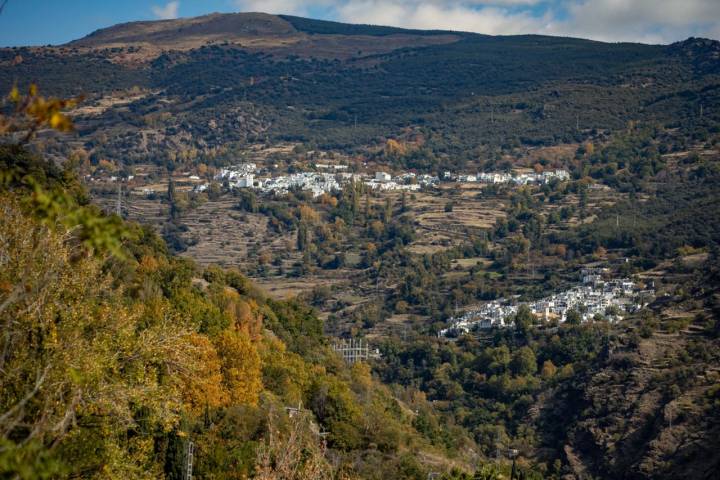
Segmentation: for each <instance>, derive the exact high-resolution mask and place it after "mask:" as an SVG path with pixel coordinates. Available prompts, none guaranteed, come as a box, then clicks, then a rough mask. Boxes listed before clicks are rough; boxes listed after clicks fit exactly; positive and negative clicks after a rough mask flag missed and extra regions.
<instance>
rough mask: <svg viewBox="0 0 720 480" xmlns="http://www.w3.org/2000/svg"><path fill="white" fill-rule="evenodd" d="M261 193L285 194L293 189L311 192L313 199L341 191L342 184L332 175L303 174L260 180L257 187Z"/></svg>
mask: <svg viewBox="0 0 720 480" xmlns="http://www.w3.org/2000/svg"><path fill="white" fill-rule="evenodd" d="M256 188H257V189H258V190H260V191H261V192H265V193H275V194H285V193H287V192H288V191H289V190H290V189H292V188H299V189H301V190H310V191H311V192H312V194H313V197H317V196H320V195H322V194H323V193H328V192H333V191H337V190H340V183H339V182H338V180H337V178H336V177H335V175H333V174H331V173H314V172H302V173H292V174H290V175H281V176H278V177H271V178H268V179H265V180H259V181H258V185H257V187H256Z"/></svg>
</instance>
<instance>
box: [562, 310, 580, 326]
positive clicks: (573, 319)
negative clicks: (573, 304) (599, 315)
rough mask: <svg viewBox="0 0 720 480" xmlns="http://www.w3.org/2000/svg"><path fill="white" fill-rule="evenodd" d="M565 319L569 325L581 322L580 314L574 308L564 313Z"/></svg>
mask: <svg viewBox="0 0 720 480" xmlns="http://www.w3.org/2000/svg"><path fill="white" fill-rule="evenodd" d="M565 321H567V323H568V324H570V325H580V324H581V323H582V315H580V312H578V311H577V310H575V309H574V308H571V309H569V310H568V311H567V313H566V314H565Z"/></svg>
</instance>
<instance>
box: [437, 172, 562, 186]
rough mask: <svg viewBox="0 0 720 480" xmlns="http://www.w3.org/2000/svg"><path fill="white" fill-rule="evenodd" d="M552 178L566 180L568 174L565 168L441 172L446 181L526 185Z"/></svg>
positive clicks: (547, 181)
mask: <svg viewBox="0 0 720 480" xmlns="http://www.w3.org/2000/svg"><path fill="white" fill-rule="evenodd" d="M553 178H557V179H559V180H567V179H569V178H570V174H569V173H568V172H567V170H553V171H549V170H548V171H545V172H542V173H520V174H515V173H503V172H481V173H477V174H463V173H461V174H455V173H453V172H445V173H443V179H444V180H447V181H457V182H461V183H475V182H477V183H488V184H504V183H514V184H515V185H528V184H532V183H537V184H541V185H542V184H545V183H549V182H550V181H551V180H552V179H553Z"/></svg>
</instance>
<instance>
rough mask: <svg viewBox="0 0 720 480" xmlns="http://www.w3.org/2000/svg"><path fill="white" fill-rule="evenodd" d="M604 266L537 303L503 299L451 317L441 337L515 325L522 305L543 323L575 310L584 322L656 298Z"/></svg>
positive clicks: (614, 316)
mask: <svg viewBox="0 0 720 480" xmlns="http://www.w3.org/2000/svg"><path fill="white" fill-rule="evenodd" d="M604 273H606V271H605V270H604V269H600V268H592V269H583V270H582V272H581V276H582V284H581V285H577V286H575V287H572V288H570V289H569V290H565V291H563V292H560V293H556V294H553V295H550V296H548V297H545V298H542V299H540V300H537V301H535V302H517V301H515V300H513V299H505V298H501V299H498V300H494V301H491V302H487V303H484V304H482V305H481V306H479V307H477V308H474V309H472V310H469V311H467V312H465V313H464V314H462V315H460V316H457V317H453V318H451V319H450V320H449V321H448V322H449V324H450V326H449V327H448V328H445V329H443V330H441V331H440V332H439V336H444V337H453V336H457V335H460V334H463V333H468V332H471V331H474V330H483V329H490V328H508V327H513V326H514V324H513V317H514V316H515V314H516V313H517V311H518V308H519V307H520V305H523V304H525V305H527V306H528V307H529V308H530V311H531V312H532V314H533V315H534V316H535V318H536V319H538V320H539V321H541V322H544V323H550V322H557V323H564V322H566V321H567V320H568V313H569V312H570V311H575V312H577V313H578V314H579V315H580V318H581V320H582V321H583V322H587V321H590V320H592V319H596V318H605V319H606V320H608V321H618V320H621V319H622V318H623V314H625V313H632V312H635V311H637V310H639V309H641V308H643V307H644V306H645V305H647V304H649V303H650V302H651V301H652V300H653V299H654V291H653V290H652V289H643V288H641V286H640V285H639V284H637V283H636V282H633V281H632V280H631V279H629V278H616V279H608V280H606V279H604V275H603V274H604Z"/></svg>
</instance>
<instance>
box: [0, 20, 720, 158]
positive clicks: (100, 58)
mask: <svg viewBox="0 0 720 480" xmlns="http://www.w3.org/2000/svg"><path fill="white" fill-rule="evenodd" d="M198 21H207V22H208V25H209V26H204V25H205V24H201V25H199V26H196V25H195V24H190V25H189V26H187V27H183V28H187V29H188V31H195V30H198V31H204V30H202V29H203V28H205V29H211V31H213V32H215V31H224V30H223V28H230V27H231V26H232V25H235V23H233V22H236V23H237V22H240V23H237V24H238V25H244V27H243V28H248V29H250V30H248V31H252V32H255V33H254V34H252V35H255V37H252V38H258V39H267V40H268V41H275V40H274V39H277V38H280V37H278V35H281V34H282V31H284V30H283V29H282V28H286V27H282V28H280V27H281V26H282V25H281V24H284V25H289V24H292V26H293V27H294V28H296V29H298V30H300V31H302V32H306V33H312V34H318V35H312V36H313V37H314V38H318V39H319V40H318V41H324V40H322V39H323V38H329V37H330V36H329V35H320V34H324V33H332V34H333V36H332V37H333V40H332V41H333V42H335V43H334V44H331V46H329V47H327V48H330V49H332V48H336V49H338V51H341V50H343V49H347V48H348V47H347V46H343V45H345V44H344V43H343V42H350V43H348V44H347V45H351V44H352V41H354V40H353V39H355V38H356V36H365V37H364V38H367V37H368V36H369V37H370V38H371V39H372V38H373V37H377V42H379V43H383V42H385V43H387V42H391V41H392V38H394V35H395V34H397V33H407V34H413V35H416V36H418V38H423V36H427V35H432V34H434V33H446V32H423V31H406V30H402V29H395V28H387V27H372V26H352V25H345V24H337V23H333V22H324V21H318V20H308V19H301V18H298V17H282V19H279V18H278V17H272V16H261V18H255V17H252V18H248V19H245V20H243V18H241V17H232V18H228V19H224V17H223V16H222V15H220V16H217V15H216V16H209V17H207V19H205V17H203V18H202V19H200V20H198ZM278 21H279V22H280V23H278ZM228 22H229V23H228ZM242 22H246V23H242ZM247 22H249V23H247ZM287 22H289V23H287ZM226 24H228V25H229V26H228V25H226ZM230 24H232V25H230ZM183 25H184V24H183ZM258 25H259V26H258ZM152 26H153V24H147V25H146V24H143V25H142V28H143V29H150V28H151V27H152ZM261 27H262V28H261ZM138 28H140V26H135V25H134V24H129V25H128V26H124V27H123V29H124V30H123V29H120V31H121V33H122V32H125V30H130V31H134V30H136V29H138ZM153 28H154V27H153ZM233 28H235V27H233ZM238 28H239V27H238ZM218 29H219V30H218ZM143 31H144V30H143ZM184 31H185V30H183V29H181V30H179V31H177V32H174V33H173V34H174V35H177V36H178V37H177V41H178V42H181V41H182V39H183V38H184V37H183V36H182V35H183V33H182V32H184ZM208 31H210V30H208ZM228 31H233V32H236V31H237V28H235V30H232V29H231V30H228ZM243 31H244V30H243ZM163 32H165V31H164V30H163ZM178 32H179V33H178ZM111 33H112V32H111ZM151 33H152V32H151ZM161 33H162V32H161ZM118 34H119V33H118ZM124 34H125V33H123V35H124ZM149 34H150V33H148V35H149ZM152 34H153V35H155V34H154V33H152ZM159 34H160V33H158V35H159ZM162 34H163V35H165V37H163V38H165V40H164V41H175V40H167V38H170V39H172V38H175V37H167V35H170V33H162ZM103 35H110V33H107V34H103ZM282 35H284V34H282ZM166 37H167V38H166ZM93 38H94V37H93ZM213 38H215V37H213ZM372 41H373V40H371V42H372ZM214 42H215V43H214V44H213V45H206V46H202V47H200V48H190V49H188V48H186V47H183V48H178V49H176V50H173V49H172V48H165V49H164V50H165V53H163V54H162V55H160V56H157V57H153V56H152V55H150V53H148V55H149V57H148V58H147V61H145V62H144V63H143V62H142V61H140V63H137V62H136V63H123V62H122V61H120V60H118V59H119V58H124V57H123V55H137V54H138V52H140V54H142V52H144V51H145V50H143V49H147V47H146V46H133V44H132V43H128V44H127V45H126V46H114V47H112V48H95V49H91V50H89V49H87V48H79V49H78V48H74V49H69V48H63V49H6V50H3V51H2V52H0V61H1V62H2V64H3V68H2V69H0V89H4V90H7V89H9V88H10V87H11V86H12V85H13V84H14V83H15V82H18V83H19V84H20V86H23V85H25V84H26V83H28V82H30V81H32V80H33V79H39V78H42V79H43V84H44V85H47V88H48V90H49V93H54V94H63V95H68V94H75V93H78V92H83V93H86V94H88V95H89V101H90V102H92V101H94V100H96V99H98V98H99V97H100V96H105V95H108V94H109V93H111V92H113V91H118V90H123V89H130V88H132V87H139V88H144V89H151V91H152V92H153V93H152V94H151V95H147V96H145V97H144V98H142V99H141V100H137V101H136V102H134V103H131V104H129V105H127V106H123V107H122V108H111V109H109V110H107V111H106V112H105V113H104V114H103V115H101V116H99V117H94V118H88V119H79V121H78V125H80V126H81V127H82V129H81V131H82V132H84V136H85V137H87V138H86V139H87V140H88V141H89V142H90V145H95V144H96V142H95V141H94V140H95V138H96V137H97V136H99V135H104V137H103V138H107V139H108V140H109V141H103V142H102V143H103V145H102V150H98V151H97V154H98V155H103V156H106V157H108V158H110V159H119V158H120V157H121V156H125V157H129V158H130V159H136V160H138V161H147V160H152V159H157V158H161V157H162V150H163V147H162V144H160V145H149V146H145V147H143V148H142V149H140V148H138V147H139V145H140V143H141V142H140V138H141V137H142V134H141V132H143V131H145V130H147V128H148V127H147V126H146V125H144V124H143V122H142V121H141V122H140V123H138V119H140V116H141V115H142V116H148V115H150V116H153V115H154V116H160V117H162V118H163V120H162V122H161V123H160V124H158V125H154V127H155V128H159V129H160V132H161V133H162V134H163V136H164V137H165V138H166V139H167V140H172V141H174V142H179V143H181V144H182V145H183V147H184V148H197V149H200V151H201V152H202V151H204V150H206V149H211V148H214V147H217V146H221V145H225V144H227V143H230V142H240V143H243V142H247V141H257V140H265V139H268V140H290V141H295V142H305V143H308V144H317V145H319V146H321V147H326V148H335V149H342V150H346V151H348V152H349V151H362V150H364V149H366V148H368V147H372V146H373V145H375V144H378V143H380V144H382V143H384V141H385V139H386V138H388V137H396V136H400V135H402V132H403V131H405V132H407V131H408V129H409V130H411V131H414V132H416V133H419V134H421V135H422V136H423V137H424V138H425V140H426V149H425V152H424V153H423V155H424V158H421V159H415V160H411V161H410V164H412V165H414V166H417V167H420V168H439V167H442V166H443V165H444V166H446V167H447V166H452V165H453V164H454V165H456V166H459V165H462V164H463V163H464V162H466V161H476V160H477V159H478V156H480V157H481V158H482V157H484V158H488V157H491V156H492V155H493V152H495V151H496V149H498V148H502V149H506V150H507V149H510V148H512V147H514V146H518V145H523V144H525V145H550V144H554V143H558V142H559V143H567V142H575V141H582V140H585V139H588V138H591V137H593V136H594V135H596V134H597V133H598V132H605V131H608V130H610V131H617V130H619V129H623V128H625V127H626V126H627V124H628V122H629V121H641V122H651V123H654V124H660V125H673V124H677V125H681V126H682V125H684V124H686V123H687V122H688V121H690V120H692V119H693V118H695V117H696V116H697V115H698V114H699V111H700V107H701V105H702V106H703V109H704V112H705V113H704V114H705V115H706V116H714V115H717V112H718V108H717V107H718V96H717V86H718V84H720V76H718V71H717V52H718V48H719V47H718V42H714V41H710V40H702V39H690V40H688V41H686V42H681V43H677V44H673V45H671V46H650V45H641V44H627V43H623V44H608V43H601V42H593V41H587V40H579V39H572V38H556V37H544V36H532V35H524V36H507V37H491V36H483V35H475V34H462V35H461V36H460V37H459V40H458V41H454V42H452V43H445V44H442V45H429V46H421V47H411V48H408V47H403V48H397V49H395V50H392V51H389V52H387V51H386V52H385V53H369V54H365V53H363V52H362V51H357V52H354V53H353V55H352V56H351V57H350V58H346V59H344V60H340V59H338V58H340V57H338V58H336V59H330V58H325V59H323V60H321V59H314V58H312V55H313V53H312V52H313V50H312V48H314V47H311V46H308V47H307V48H308V49H309V50H308V51H307V52H300V53H303V55H297V54H295V53H293V54H289V53H288V54H282V53H281V50H272V49H270V50H268V51H267V52H266V51H262V49H260V50H258V49H255V50H252V51H250V50H246V49H244V48H242V47H241V46H240V45H241V43H240V44H238V43H228V44H223V43H222V42H217V41H214ZM80 44H82V42H80ZM158 55H159V53H158ZM18 57H20V59H21V61H18V60H17V59H18ZM133 58H134V57H133ZM127 112H130V113H131V115H127ZM239 117H242V118H243V121H238V120H237V119H238V118H239ZM142 118H146V117H142ZM211 119H212V120H215V122H216V125H217V128H210V127H209V126H208V125H209V122H210V120H211ZM118 134H122V135H123V140H122V147H121V144H120V142H118V141H116V140H114V139H115V138H116V137H117V135H118ZM438 156H440V157H443V156H444V157H445V159H444V160H438V158H437V157H438ZM131 161H134V160H131Z"/></svg>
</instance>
